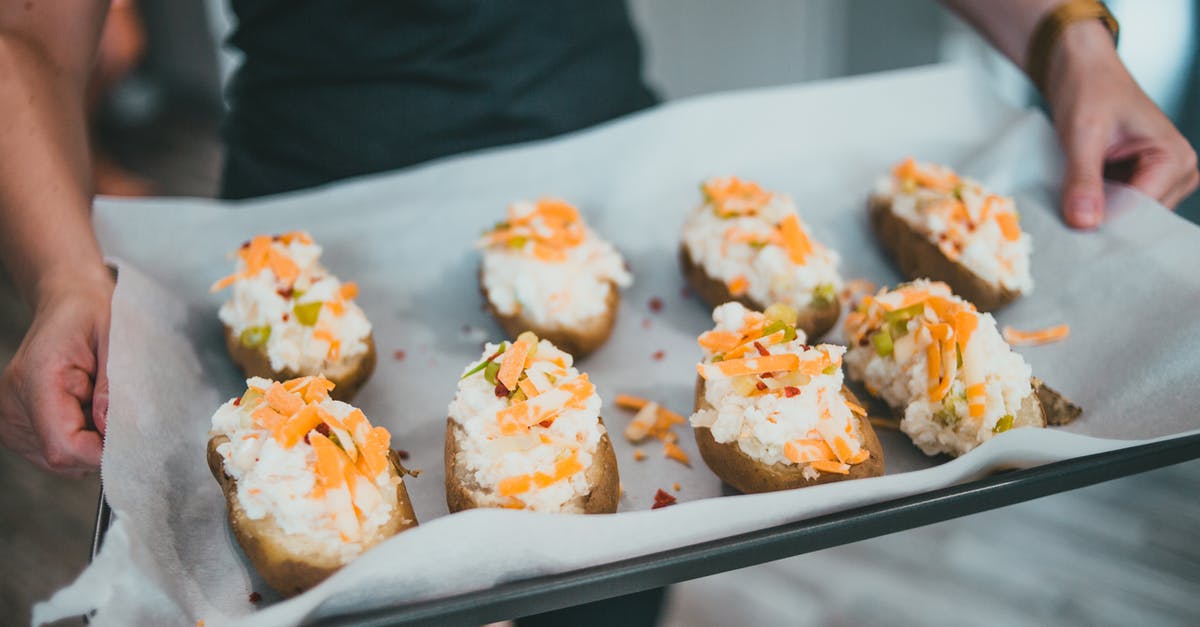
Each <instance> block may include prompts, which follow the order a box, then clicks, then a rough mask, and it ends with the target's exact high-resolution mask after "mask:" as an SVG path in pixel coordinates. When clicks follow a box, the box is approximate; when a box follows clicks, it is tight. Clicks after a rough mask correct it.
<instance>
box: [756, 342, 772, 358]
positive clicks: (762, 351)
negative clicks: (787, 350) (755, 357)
mask: <svg viewBox="0 0 1200 627" xmlns="http://www.w3.org/2000/svg"><path fill="white" fill-rule="evenodd" d="M754 350H756V351H758V354H759V355H762V356H763V357H766V356H767V355H770V354H771V351H769V350H767V349H765V348H763V345H762V344H759V343H758V342H755V343H754Z"/></svg>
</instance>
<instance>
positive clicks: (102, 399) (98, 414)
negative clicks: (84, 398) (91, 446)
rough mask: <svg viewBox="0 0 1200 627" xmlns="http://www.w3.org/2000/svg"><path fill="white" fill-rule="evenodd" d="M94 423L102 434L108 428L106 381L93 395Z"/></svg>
mask: <svg viewBox="0 0 1200 627" xmlns="http://www.w3.org/2000/svg"><path fill="white" fill-rule="evenodd" d="M92 424H94V425H96V431H99V432H100V434H101V435H103V434H104V433H105V430H106V429H107V428H108V382H107V381H105V382H103V383H102V384H100V385H99V386H97V388H96V394H95V395H94V396H93V397H92Z"/></svg>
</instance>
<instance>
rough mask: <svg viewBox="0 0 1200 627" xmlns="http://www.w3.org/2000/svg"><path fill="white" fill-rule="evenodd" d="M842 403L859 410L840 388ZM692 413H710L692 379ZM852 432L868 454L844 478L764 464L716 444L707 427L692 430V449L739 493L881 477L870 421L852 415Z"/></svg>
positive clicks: (699, 382)
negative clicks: (843, 399) (694, 401)
mask: <svg viewBox="0 0 1200 627" xmlns="http://www.w3.org/2000/svg"><path fill="white" fill-rule="evenodd" d="M842 393H843V394H844V396H845V400H847V401H849V402H851V403H854V404H855V405H856V406H861V403H859V402H858V398H856V397H855V396H854V393H853V392H851V391H850V390H849V389H848V388H843V390H842ZM695 409H696V411H700V410H703V409H713V406H712V405H711V404H709V402H708V401H707V400H706V399H705V398H704V379H702V378H700V377H696V406H695ZM851 420H853V421H854V428H855V429H857V430H858V431H859V433H860V434H861V437H862V447H863V448H864V449H866V450H867V451H868V452H870V457H869V458H867V460H866V461H863V462H861V463H858V464H854V465H852V466H850V468H849V469H848V471H847V472H846V474H839V473H831V472H821V473H818V474H816V476H813V477H809V476H805V472H804V469H805V468H806V466H805V465H804V464H796V463H782V462H775V463H772V464H765V463H763V462H762V461H761V460H758V459H755V458H754V457H751V456H750V455H749V454H748V453H746V452H745V451H744V450H742V447H740V446H738V443H737V441H730V442H717V440H716V439H715V438H714V437H713V434H712V430H711V429H709V428H708V427H695V428H694V429H693V432H694V433H695V435H696V445H697V446H698V447H699V449H700V457H702V458H704V463H705V464H708V467H709V468H711V469H712V471H713V473H714V474H716V475H717V476H718V477H720V478H721V481H724V482H725V483H727V484H729V485H731V486H733V487H734V488H736V489H737V490H738V491H739V492H743V493H746V494H754V493H758V492H776V491H779V490H790V489H792V488H803V487H806V486H811V485H820V484H822V483H830V482H833V481H845V480H848V479H865V478H867V477H879V476H882V475H883V446H882V445H881V444H880V443H879V436H878V435H876V434H875V429H874V428H873V427H872V426H871V421H870V420H867V419H865V418H863V417H861V416H858V415H855V416H854V417H853V418H852V419H851Z"/></svg>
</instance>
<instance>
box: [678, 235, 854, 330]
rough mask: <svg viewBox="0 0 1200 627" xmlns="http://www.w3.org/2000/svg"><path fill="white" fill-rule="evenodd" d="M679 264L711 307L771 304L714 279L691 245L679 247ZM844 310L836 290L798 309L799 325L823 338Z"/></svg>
mask: <svg viewBox="0 0 1200 627" xmlns="http://www.w3.org/2000/svg"><path fill="white" fill-rule="evenodd" d="M679 265H680V267H681V268H683V276H684V278H685V279H686V280H687V283H688V287H690V288H691V289H692V291H693V292H695V293H696V295H697V296H699V297H700V300H702V301H704V303H705V304H707V305H708V306H709V307H714V308H715V307H717V306H718V305H720V304H722V303H730V302H736V303H741V304H742V305H744V306H746V307H747V308H749V309H753V310H755V311H763V310H764V309H766V308H767V307H768V306H769V303H760V302H758V301H756V300H755V299H753V298H751V297H750V296H749V295H747V294H744V293H743V294H741V295H740V296H734V295H733V294H732V293H731V292H730V291H729V286H728V285H726V284H725V282H723V281H719V280H717V279H714V278H712V277H711V276H709V275H708V273H707V272H705V271H704V268H703V267H701V266H699V265H697V264H696V262H695V261H694V260H692V255H691V253H689V252H688V249H687V246H680V247H679ZM841 313H842V301H841V298H840V297H839V296H838V295H837V294H836V293H830V294H826V295H825V296H823V297H822V298H819V299H813V300H812V301H810V302H809V304H808V305H806V306H804V307H801V308H799V309H797V310H796V328H797V329H800V330H802V331H804V334H805V335H806V336H808V337H822V336H824V335H825V334H826V333H829V330H830V329H832V328H833V326H834V325H835V324H837V321H838V317H839V316H841Z"/></svg>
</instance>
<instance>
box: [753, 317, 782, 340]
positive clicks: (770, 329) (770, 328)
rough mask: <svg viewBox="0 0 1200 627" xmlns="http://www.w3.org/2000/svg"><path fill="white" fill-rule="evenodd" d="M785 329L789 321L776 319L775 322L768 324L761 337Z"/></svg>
mask: <svg viewBox="0 0 1200 627" xmlns="http://www.w3.org/2000/svg"><path fill="white" fill-rule="evenodd" d="M785 329H787V323H785V322H783V321H782V320H776V321H775V322H772V323H771V324H768V325H767V326H766V328H764V329H763V331H762V335H760V336H759V337H760V338H763V337H767V336H768V335H771V334H772V333H777V332H779V331H783V330H785Z"/></svg>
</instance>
